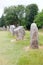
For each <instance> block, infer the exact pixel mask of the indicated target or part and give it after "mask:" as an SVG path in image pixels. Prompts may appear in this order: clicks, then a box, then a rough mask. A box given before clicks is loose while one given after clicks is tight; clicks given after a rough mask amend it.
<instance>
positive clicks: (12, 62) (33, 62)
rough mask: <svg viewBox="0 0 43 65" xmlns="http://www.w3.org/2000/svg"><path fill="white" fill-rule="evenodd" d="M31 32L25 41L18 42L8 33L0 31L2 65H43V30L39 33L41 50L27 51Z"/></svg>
mask: <svg viewBox="0 0 43 65" xmlns="http://www.w3.org/2000/svg"><path fill="white" fill-rule="evenodd" d="M29 45H30V32H29V31H26V35H25V39H24V40H22V41H16V40H15V37H13V36H12V35H11V34H10V33H9V32H7V31H0V65H43V30H40V31H39V46H42V48H39V49H29V48H28V50H26V49H27V47H29Z"/></svg>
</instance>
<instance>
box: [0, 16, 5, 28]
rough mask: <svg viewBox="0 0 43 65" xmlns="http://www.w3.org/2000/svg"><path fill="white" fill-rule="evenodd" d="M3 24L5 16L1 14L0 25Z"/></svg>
mask: <svg viewBox="0 0 43 65" xmlns="http://www.w3.org/2000/svg"><path fill="white" fill-rule="evenodd" d="M3 26H5V17H4V16H3V15H2V17H1V18H0V27H3Z"/></svg>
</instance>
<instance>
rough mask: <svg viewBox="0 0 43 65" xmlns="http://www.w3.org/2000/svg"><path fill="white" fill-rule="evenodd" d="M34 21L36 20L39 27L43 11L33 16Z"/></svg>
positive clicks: (41, 24) (40, 26) (41, 23)
mask: <svg viewBox="0 0 43 65" xmlns="http://www.w3.org/2000/svg"><path fill="white" fill-rule="evenodd" d="M34 22H36V24H37V26H38V27H39V28H42V26H43V11H42V12H40V13H38V15H37V16H36V17H35V20H34Z"/></svg>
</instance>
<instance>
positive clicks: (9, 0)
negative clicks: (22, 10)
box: [0, 0, 43, 17]
mask: <svg viewBox="0 0 43 65" xmlns="http://www.w3.org/2000/svg"><path fill="white" fill-rule="evenodd" d="M33 3H34V4H37V5H38V8H39V10H40V11H41V10H42V9H43V0H0V17H1V15H2V13H3V11H4V7H8V6H11V5H21V4H22V5H29V4H33Z"/></svg>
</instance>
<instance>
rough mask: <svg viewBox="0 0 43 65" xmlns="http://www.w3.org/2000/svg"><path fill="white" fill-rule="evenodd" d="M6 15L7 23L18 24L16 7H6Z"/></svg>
mask: <svg viewBox="0 0 43 65" xmlns="http://www.w3.org/2000/svg"><path fill="white" fill-rule="evenodd" d="M4 15H5V20H6V24H7V25H12V24H15V25H16V24H17V23H18V17H17V15H16V7H15V6H11V7H9V8H5V9H4Z"/></svg>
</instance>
